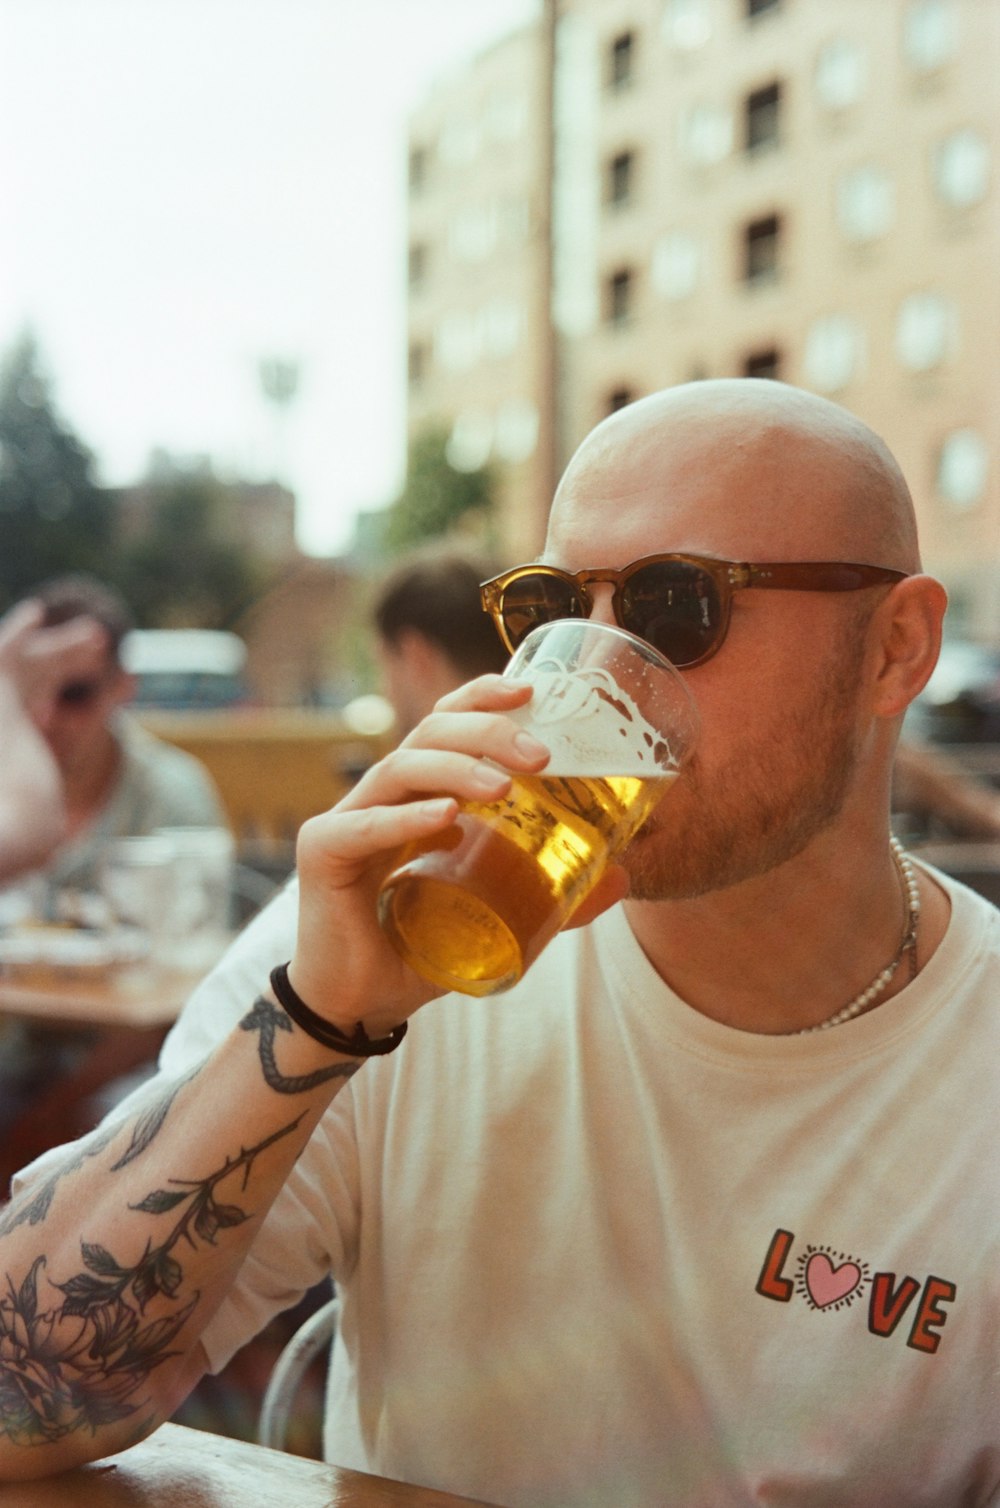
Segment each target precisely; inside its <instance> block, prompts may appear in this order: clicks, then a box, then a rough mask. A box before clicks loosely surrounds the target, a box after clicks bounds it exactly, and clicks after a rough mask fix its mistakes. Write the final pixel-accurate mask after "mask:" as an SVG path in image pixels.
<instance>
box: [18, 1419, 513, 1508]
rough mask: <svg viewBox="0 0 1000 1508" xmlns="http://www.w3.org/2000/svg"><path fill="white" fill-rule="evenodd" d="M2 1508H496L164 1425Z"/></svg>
mask: <svg viewBox="0 0 1000 1508" xmlns="http://www.w3.org/2000/svg"><path fill="white" fill-rule="evenodd" d="M0 1508H489V1505H488V1504H484V1503H481V1502H478V1501H474V1500H473V1499H472V1498H460V1497H454V1496H453V1495H452V1494H451V1493H448V1492H436V1491H434V1490H433V1489H432V1488H429V1487H410V1486H408V1485H407V1484H406V1483H405V1482H390V1481H388V1480H387V1479H386V1478H385V1477H371V1476H367V1475H366V1474H365V1473H363V1472H357V1471H346V1470H344V1469H342V1468H341V1467H337V1466H325V1465H323V1464H322V1463H320V1462H318V1461H306V1460H303V1459H302V1458H301V1457H299V1456H290V1455H283V1454H282V1453H281V1452H280V1451H276V1450H265V1449H264V1447H263V1446H260V1445H247V1444H245V1443H244V1442H243V1441H241V1440H226V1439H223V1438H222V1437H221V1436H220V1435H210V1434H207V1433H205V1432H204V1431H203V1430H194V1429H185V1428H183V1427H182V1426H181V1425H179V1424H164V1425H161V1426H160V1428H159V1429H158V1430H157V1431H156V1432H155V1434H152V1435H150V1437H149V1439H148V1440H144V1441H143V1442H142V1444H141V1445H134V1446H133V1447H132V1449H131V1450H127V1451H123V1452H122V1454H121V1455H119V1456H111V1457H109V1458H108V1459H107V1460H105V1461H95V1462H94V1463H93V1464H92V1465H90V1466H83V1467H80V1468H78V1469H77V1470H76V1471H69V1472H66V1473H65V1474H64V1475H62V1476H59V1477H49V1478H47V1479H46V1480H45V1481H39V1482H13V1483H10V1484H8V1485H7V1486H0Z"/></svg>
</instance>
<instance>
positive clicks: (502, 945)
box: [378, 619, 697, 995]
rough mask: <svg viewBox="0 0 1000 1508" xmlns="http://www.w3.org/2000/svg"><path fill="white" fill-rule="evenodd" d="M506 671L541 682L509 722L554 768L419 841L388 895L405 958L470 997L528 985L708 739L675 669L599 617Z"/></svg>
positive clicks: (388, 919) (558, 630)
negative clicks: (527, 974) (526, 979)
mask: <svg viewBox="0 0 1000 1508" xmlns="http://www.w3.org/2000/svg"><path fill="white" fill-rule="evenodd" d="M504 674H505V675H507V676H510V677H514V678H517V679H519V680H526V681H529V682H531V684H532V687H533V694H532V698H531V701H530V702H529V703H528V704H527V705H526V706H524V707H522V708H520V709H518V711H516V712H514V713H512V714H510V715H511V716H512V717H514V719H515V720H516V721H518V722H520V723H521V724H522V726H524V727H525V728H526V729H528V731H529V732H531V733H532V734H534V736H535V737H536V738H538V739H540V740H541V742H542V743H544V744H545V745H546V746H547V747H548V748H549V749H550V751H551V758H550V760H549V763H548V764H547V765H546V767H545V769H544V770H543V771H542V772H541V774H539V775H531V776H526V775H516V776H514V777H513V783H512V786H511V789H510V792H509V793H508V794H507V795H506V796H504V797H502V798H501V799H499V800H497V801H491V802H486V803H471V802H467V803H463V805H462V807H461V809H460V811H459V813H458V815H457V817H456V818H455V821H454V823H453V824H452V825H451V826H450V827H449V828H447V829H445V831H444V832H441V833H435V834H434V835H433V836H432V837H430V838H426V839H423V840H422V841H420V842H418V843H414V844H410V845H409V846H408V847H407V848H405V849H404V850H403V852H402V854H401V856H400V859H399V862H398V863H397V864H396V865H395V866H394V867H393V869H392V871H391V872H390V873H389V875H388V876H387V877H386V879H385V880H384V881H383V883H382V886H381V889H380V891H379V899H378V911H379V920H380V922H381V925H382V927H383V929H384V931H385V933H386V935H387V936H388V937H389V939H390V941H391V942H392V943H393V945H394V946H395V947H396V949H397V951H398V952H399V953H400V954H401V956H402V957H403V958H404V959H405V960H406V962H407V963H408V964H409V965H410V966H411V967H412V968H413V969H415V970H416V971H417V973H419V974H421V975H422V976H423V977H424V978H425V979H428V980H430V981H431V982H432V983H434V984H438V985H442V986H444V987H445V988H446V989H453V990H458V991H460V992H461V993H463V994H467V995H492V994H495V993H496V992H497V991H500V990H504V989H508V988H509V987H510V986H511V985H512V984H514V983H516V982H517V980H518V979H520V978H521V976H522V974H523V973H524V971H525V970H526V969H527V968H528V966H529V965H530V964H531V963H532V962H533V961H534V960H535V958H537V957H538V954H539V953H540V952H541V951H542V949H543V948H544V947H545V945H546V944H547V943H548V942H550V941H551V939H552V938H553V937H554V936H555V934H556V933H557V932H558V931H559V929H560V928H561V927H562V926H563V925H564V924H565V923H566V921H568V919H569V917H570V916H571V914H572V913H573V911H575V910H576V908H577V906H578V905H579V904H580V902H581V901H582V900H583V899H584V897H585V896H586V895H587V894H589V892H590V891H591V890H592V889H593V887H594V885H595V884H596V883H597V881H598V879H599V878H600V876H601V874H602V872H603V870H604V868H605V866H606V865H607V863H608V862H609V861H610V860H612V859H614V858H616V857H617V856H618V855H619V854H620V853H621V852H622V850H623V849H624V848H625V847H626V845H627V844H628V843H629V842H630V841H631V840H632V838H633V837H634V836H635V835H636V833H637V832H638V831H639V829H640V828H641V826H642V824H643V823H644V822H645V821H646V819H647V818H648V817H649V815H650V813H651V812H652V810H653V808H654V807H655V806H656V805H657V803H658V802H659V801H660V799H661V798H662V797H663V796H664V794H665V793H666V792H667V790H668V789H669V787H670V785H671V784H672V783H673V781H674V780H675V779H676V778H677V776H678V774H679V772H680V770H681V768H682V766H683V764H684V762H685V760H686V759H687V758H688V756H689V755H690V753H691V749H692V746H693V744H694V740H695V737H696V729H697V713H696V710H695V706H694V702H693V700H692V697H691V694H690V692H689V691H688V689H687V686H686V685H685V683H684V681H683V680H682V678H681V677H680V675H679V674H678V673H677V671H676V670H675V669H674V668H673V666H672V665H671V664H670V663H669V661H667V660H665V659H664V658H663V657H662V656H661V655H660V654H659V653H658V652H657V651H656V650H655V649H653V648H652V647H651V646H650V645H649V644H647V643H645V641H644V640H642V639H638V638H636V637H635V636H634V635H632V634H629V633H626V632H625V631H624V630H622V629H619V628H611V627H608V626H606V625H604V624H601V623H594V622H592V621H590V620H589V619H585V620H580V619H561V620H559V621H557V622H554V623H548V624H545V625H544V626H543V627H541V628H538V629H535V631H534V632H533V633H531V634H529V635H528V637H527V638H526V639H525V640H524V642H523V643H522V644H521V646H520V647H519V648H518V650H517V652H516V654H515V655H514V657H513V659H512V660H511V661H510V663H509V665H508V666H507V669H506V671H505V672H504Z"/></svg>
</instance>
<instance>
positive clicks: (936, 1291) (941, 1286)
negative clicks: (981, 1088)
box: [906, 1277, 956, 1351]
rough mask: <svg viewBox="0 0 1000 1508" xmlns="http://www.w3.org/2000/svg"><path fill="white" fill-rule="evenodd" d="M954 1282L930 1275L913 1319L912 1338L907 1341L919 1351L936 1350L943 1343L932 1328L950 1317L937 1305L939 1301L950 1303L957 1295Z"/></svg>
mask: <svg viewBox="0 0 1000 1508" xmlns="http://www.w3.org/2000/svg"><path fill="white" fill-rule="evenodd" d="M955 1293H956V1289H955V1285H954V1283H949V1282H946V1280H945V1279H944V1278H935V1277H930V1278H928V1279H927V1282H926V1283H925V1284H924V1292H923V1296H922V1298H921V1300H920V1308H919V1309H918V1310H917V1317H916V1319H915V1320H914V1321H913V1329H912V1330H911V1331H910V1338H909V1340H908V1341H907V1342H906V1344H907V1345H908V1346H913V1347H914V1349H915V1350H917V1351H936V1350H937V1348H938V1346H939V1345H940V1344H941V1337H940V1335H933V1334H932V1333H931V1330H932V1328H933V1327H934V1326H938V1325H943V1324H944V1322H945V1320H946V1319H947V1318H948V1316H947V1315H946V1314H942V1312H941V1310H940V1309H939V1308H938V1307H937V1306H938V1303H939V1302H940V1303H943V1304H950V1303H951V1302H952V1300H953V1299H954V1297H955Z"/></svg>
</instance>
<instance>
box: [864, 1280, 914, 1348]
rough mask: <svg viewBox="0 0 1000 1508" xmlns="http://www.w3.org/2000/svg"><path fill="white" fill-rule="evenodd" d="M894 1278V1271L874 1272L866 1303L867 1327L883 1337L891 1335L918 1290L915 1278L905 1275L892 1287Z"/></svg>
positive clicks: (874, 1333)
mask: <svg viewBox="0 0 1000 1508" xmlns="http://www.w3.org/2000/svg"><path fill="white" fill-rule="evenodd" d="M895 1280H896V1274H895V1273H894V1272H877V1273H876V1274H875V1280H874V1282H873V1283H872V1296H871V1299H870V1300H869V1304H868V1328H869V1330H870V1331H871V1333H872V1334H873V1335H881V1336H882V1337H883V1338H884V1337H886V1336H889V1335H891V1334H892V1332H893V1331H894V1330H895V1328H896V1326H897V1325H898V1324H899V1322H900V1320H901V1319H902V1318H903V1315H904V1314H905V1313H906V1311H907V1309H908V1308H909V1307H910V1304H911V1303H912V1302H913V1298H914V1295H915V1294H917V1293H919V1292H920V1284H919V1283H918V1282H917V1280H916V1278H910V1277H906V1278H904V1279H903V1281H902V1282H901V1283H900V1285H899V1287H898V1288H896V1289H894V1288H893V1286H892V1285H893V1283H894V1282H895Z"/></svg>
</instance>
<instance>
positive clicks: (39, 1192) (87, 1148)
mask: <svg viewBox="0 0 1000 1508" xmlns="http://www.w3.org/2000/svg"><path fill="white" fill-rule="evenodd" d="M202 1067H203V1064H201V1063H197V1064H195V1066H194V1067H193V1068H191V1069H189V1070H188V1072H187V1073H186V1074H184V1075H183V1076H182V1077H181V1078H179V1079H175V1080H174V1081H173V1082H172V1083H171V1084H169V1085H168V1086H167V1088H166V1090H165V1091H164V1093H163V1094H162V1095H160V1097H159V1098H158V1099H157V1100H156V1101H155V1102H154V1103H153V1104H152V1105H151V1106H150V1107H149V1108H148V1109H147V1110H144V1111H143V1112H142V1113H141V1114H140V1115H139V1117H138V1118H137V1120H136V1123H135V1125H134V1127H133V1129H132V1138H131V1140H130V1142H129V1145H128V1147H127V1148H126V1149H125V1151H124V1152H123V1153H122V1155H121V1157H119V1159H118V1161H117V1162H115V1163H113V1164H112V1166H111V1171H112V1173H117V1172H118V1171H119V1169H120V1168H124V1167H127V1166H128V1164H129V1163H130V1162H134V1160H135V1159H136V1158H137V1157H138V1156H140V1154H141V1153H143V1152H145V1150H146V1148H147V1147H148V1146H149V1144H150V1142H151V1141H152V1140H153V1139H154V1137H155V1136H156V1135H157V1133H158V1132H159V1130H160V1128H161V1127H162V1125H163V1123H164V1121H165V1120H166V1118H167V1113H168V1111H169V1110H170V1107H171V1105H172V1104H173V1102H174V1100H175V1099H176V1097H177V1094H178V1093H179V1091H180V1090H181V1089H182V1088H183V1086H184V1085H185V1084H189V1083H190V1082H191V1080H192V1079H193V1078H194V1077H195V1076H196V1075H197V1074H199V1073H200V1072H201V1069H202ZM120 1130H121V1127H120V1126H118V1125H111V1126H107V1125H105V1126H99V1127H98V1128H97V1130H96V1131H93V1132H91V1134H90V1135H89V1136H88V1137H87V1138H86V1140H85V1141H83V1142H80V1143H79V1144H78V1150H77V1151H76V1152H75V1153H73V1154H72V1155H71V1156H69V1157H67V1159H66V1161H65V1162H62V1163H60V1165H59V1167H58V1168H57V1169H56V1170H55V1172H54V1173H50V1174H49V1175H48V1177H47V1178H45V1179H43V1181H42V1183H41V1184H40V1185H39V1187H38V1188H37V1189H34V1190H31V1191H28V1192H27V1193H26V1194H25V1195H24V1196H23V1197H19V1198H16V1199H14V1200H12V1201H11V1203H10V1204H9V1205H7V1207H6V1208H5V1209H4V1211H3V1213H2V1214H0V1237H2V1236H6V1235H7V1234H8V1233H9V1232H10V1231H12V1230H16V1229H17V1227H18V1226H19V1225H40V1224H41V1223H42V1221H43V1220H44V1219H45V1217H46V1215H47V1214H48V1212H49V1209H50V1208H51V1206H52V1200H53V1198H54V1197H55V1192H56V1189H57V1188H58V1186H59V1184H60V1183H61V1182H62V1180H63V1179H64V1178H67V1177H68V1176H69V1175H70V1173H75V1172H77V1171H78V1170H79V1169H80V1168H82V1167H83V1164H84V1163H85V1162H86V1161H87V1159H88V1158H90V1157H97V1156H98V1154H99V1153H101V1152H103V1151H104V1149H105V1147H107V1146H108V1145H109V1144H110V1143H111V1142H113V1141H114V1140H115V1139H116V1137H117V1136H118V1133H119V1131H120Z"/></svg>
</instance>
